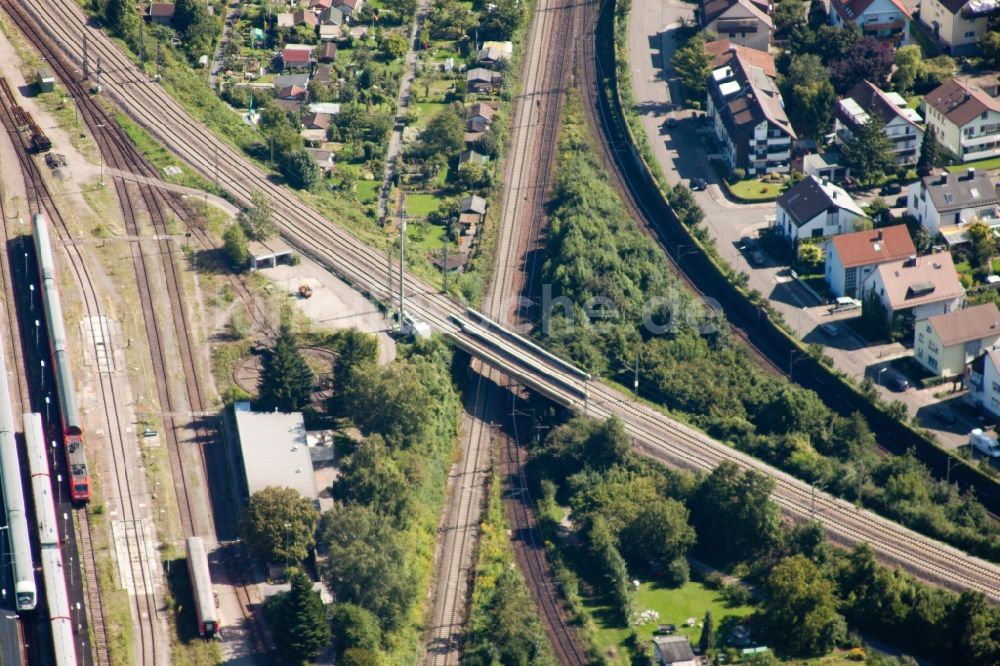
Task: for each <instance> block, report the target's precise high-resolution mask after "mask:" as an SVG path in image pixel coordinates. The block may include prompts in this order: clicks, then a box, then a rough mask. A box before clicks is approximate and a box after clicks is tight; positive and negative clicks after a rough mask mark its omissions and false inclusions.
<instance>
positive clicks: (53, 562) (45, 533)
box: [24, 414, 77, 666]
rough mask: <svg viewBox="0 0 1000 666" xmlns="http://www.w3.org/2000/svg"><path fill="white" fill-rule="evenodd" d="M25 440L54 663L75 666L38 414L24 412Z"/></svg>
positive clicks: (43, 436) (70, 613)
mask: <svg viewBox="0 0 1000 666" xmlns="http://www.w3.org/2000/svg"><path fill="white" fill-rule="evenodd" d="M24 440H25V443H26V444H27V452H28V470H29V472H30V473H31V494H32V498H33V499H34V502H35V522H36V528H37V533H38V542H39V544H40V547H41V563H42V578H43V580H44V581H45V600H46V601H47V602H48V608H49V625H50V627H51V631H52V647H53V649H54V651H55V660H56V661H55V663H56V664H57V666H75V664H76V663H77V662H76V641H75V640H74V634H73V617H72V611H71V607H70V604H69V595H68V594H67V591H66V572H65V570H64V569H63V560H62V551H61V550H60V548H59V528H58V525H59V523H58V518H57V517H56V503H55V493H56V490H55V488H54V486H53V485H52V476H51V473H50V471H49V459H48V456H47V450H46V446H45V430H44V429H43V428H42V415H41V414H25V415H24Z"/></svg>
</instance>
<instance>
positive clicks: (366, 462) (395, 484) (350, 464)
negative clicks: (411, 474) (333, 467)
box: [331, 434, 409, 525]
mask: <svg viewBox="0 0 1000 666" xmlns="http://www.w3.org/2000/svg"><path fill="white" fill-rule="evenodd" d="M331 490H332V493H333V496H334V498H335V499H339V500H341V501H343V502H358V503H359V504H364V505H365V506H368V507H371V508H372V509H374V510H375V511H377V512H378V513H379V514H381V515H383V516H387V517H389V518H392V519H393V520H394V521H396V522H397V524H400V525H402V524H403V523H404V522H405V520H406V518H407V517H408V515H407V514H408V512H407V510H406V509H407V504H408V501H409V500H408V494H409V487H408V484H407V479H406V475H405V474H404V473H403V471H402V470H400V469H399V466H398V464H397V463H396V461H395V460H393V458H392V455H391V454H390V453H389V450H388V449H387V448H386V446H385V442H384V441H383V440H382V437H381V436H379V435H377V434H376V435H372V436H371V437H369V438H368V439H367V440H366V441H365V442H364V443H363V444H361V445H360V446H358V448H357V450H356V451H355V452H354V453H352V454H351V455H350V456H348V457H347V459H346V460H345V461H344V462H343V464H342V465H341V470H340V476H339V477H338V478H337V480H336V481H334V483H333V486H332V488H331Z"/></svg>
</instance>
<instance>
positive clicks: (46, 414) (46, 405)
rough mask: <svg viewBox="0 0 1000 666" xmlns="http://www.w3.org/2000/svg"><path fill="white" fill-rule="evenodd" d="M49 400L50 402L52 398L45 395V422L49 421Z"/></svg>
mask: <svg viewBox="0 0 1000 666" xmlns="http://www.w3.org/2000/svg"><path fill="white" fill-rule="evenodd" d="M51 402H52V399H51V398H50V397H49V396H45V422H46V423H48V422H49V405H50V404H51Z"/></svg>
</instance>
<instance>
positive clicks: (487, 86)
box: [465, 67, 502, 94]
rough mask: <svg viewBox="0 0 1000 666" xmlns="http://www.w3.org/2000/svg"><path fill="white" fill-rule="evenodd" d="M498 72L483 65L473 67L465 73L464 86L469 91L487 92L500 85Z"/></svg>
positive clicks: (494, 89) (500, 76)
mask: <svg viewBox="0 0 1000 666" xmlns="http://www.w3.org/2000/svg"><path fill="white" fill-rule="evenodd" d="M501 78H502V75H501V74H500V72H494V71H491V70H489V69H486V68H484V67H474V68H472V69H470V70H469V71H468V72H466V73H465V86H466V89H467V90H468V91H469V92H472V93H483V94H489V93H492V92H494V91H496V89H497V88H499V87H500V79H501Z"/></svg>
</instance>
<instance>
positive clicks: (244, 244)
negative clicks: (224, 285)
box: [222, 223, 250, 270]
mask: <svg viewBox="0 0 1000 666" xmlns="http://www.w3.org/2000/svg"><path fill="white" fill-rule="evenodd" d="M222 243H223V246H222V247H223V249H224V250H225V251H226V254H227V255H229V260H230V261H232V262H233V264H234V265H235V266H236V267H237V268H238V269H239V270H243V269H244V268H246V267H247V265H248V264H249V263H250V245H249V242H248V240H247V234H246V232H245V231H244V230H243V225H242V224H238V223H237V224H230V225H229V226H228V227H226V230H225V231H224V232H222Z"/></svg>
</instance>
